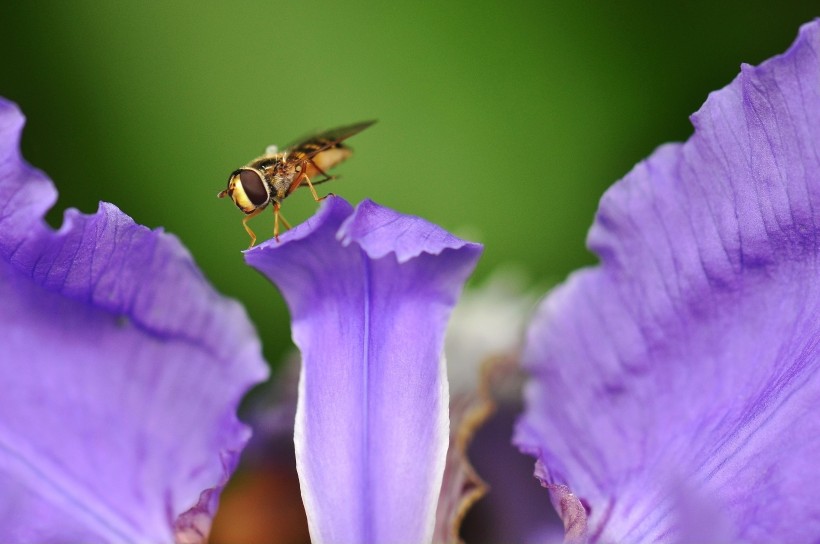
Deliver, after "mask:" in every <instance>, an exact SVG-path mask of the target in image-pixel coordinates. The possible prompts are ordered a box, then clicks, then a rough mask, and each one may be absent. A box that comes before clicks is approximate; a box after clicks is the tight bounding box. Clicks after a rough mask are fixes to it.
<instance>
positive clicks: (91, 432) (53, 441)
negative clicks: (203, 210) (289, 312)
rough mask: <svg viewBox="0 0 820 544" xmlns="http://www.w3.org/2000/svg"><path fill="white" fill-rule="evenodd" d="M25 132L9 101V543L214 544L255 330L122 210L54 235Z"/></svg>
mask: <svg viewBox="0 0 820 544" xmlns="http://www.w3.org/2000/svg"><path fill="white" fill-rule="evenodd" d="M22 126H23V116H22V115H21V114H20V112H19V110H18V109H17V108H16V106H14V105H13V104H11V103H9V102H6V101H4V100H2V99H0V300H2V301H3V303H2V304H0V346H2V355H0V390H2V391H3V394H2V395H0V414H2V416H0V541H2V542H57V541H59V542H171V541H173V540H174V539H175V538H177V539H179V540H180V541H186V542H191V541H198V540H202V538H203V536H204V535H205V534H207V531H208V528H209V525H210V519H211V517H212V515H213V513H214V509H215V507H216V502H217V498H218V491H219V489H220V488H221V486H222V485H224V483H225V482H226V480H227V477H228V475H229V474H230V472H231V471H232V470H233V467H234V465H235V463H236V459H237V455H238V452H239V450H240V449H241V448H242V447H243V445H244V443H245V441H246V440H247V438H248V435H249V430H248V429H247V428H246V427H245V426H243V425H241V424H240V423H239V421H238V420H237V419H236V407H237V404H238V402H239V400H240V398H241V396H242V395H243V394H244V392H245V391H246V390H247V389H248V387H249V386H250V385H252V384H254V383H256V382H258V381H260V380H261V379H263V378H264V377H265V376H266V375H267V370H266V366H265V365H264V362H263V361H262V359H261V355H260V347H259V342H258V340H257V338H256V335H255V333H254V331H253V328H252V326H251V325H250V323H249V322H248V320H247V317H246V315H245V313H244V311H243V310H242V308H241V307H240V306H239V305H238V304H236V303H235V302H232V301H229V300H226V299H223V298H222V297H220V296H219V295H218V294H217V293H216V292H215V291H214V290H213V289H212V288H211V287H210V285H209V284H208V283H207V282H206V280H205V279H204V278H203V277H202V274H201V273H200V272H199V270H198V269H197V268H196V266H195V264H194V263H193V261H192V259H191V257H190V255H189V254H188V252H187V251H186V250H185V249H184V248H183V247H182V245H181V244H180V243H179V241H178V240H177V239H176V238H174V237H173V236H169V235H167V234H164V233H162V232H161V231H151V230H149V229H147V228H145V227H142V226H140V225H136V224H135V223H134V222H133V221H132V220H131V219H130V218H129V217H127V216H126V215H124V214H123V213H122V212H120V211H119V210H118V209H117V208H115V207H114V206H112V205H110V204H101V205H100V209H99V211H98V212H97V213H96V214H94V215H82V214H80V213H78V212H77V211H76V210H69V211H68V212H67V213H66V218H65V222H64V224H63V226H62V228H61V229H60V230H59V231H58V232H54V231H52V230H51V229H50V228H48V226H47V225H46V224H45V223H44V221H43V214H44V212H45V211H46V210H47V209H48V207H49V206H51V205H52V204H53V202H54V201H55V199H56V191H55V189H54V187H53V185H52V184H51V182H50V181H49V180H48V179H47V178H46V177H45V176H44V175H43V174H42V173H41V172H39V171H37V170H34V169H33V168H31V167H30V166H28V165H27V164H25V163H24V162H23V161H22V159H21V157H20V152H19V148H18V142H19V135H20V131H21V128H22Z"/></svg>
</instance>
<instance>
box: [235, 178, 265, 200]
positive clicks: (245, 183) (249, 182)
mask: <svg viewBox="0 0 820 544" xmlns="http://www.w3.org/2000/svg"><path fill="white" fill-rule="evenodd" d="M239 182H240V183H241V184H242V188H243V189H244V190H245V194H246V195H247V197H248V200H250V201H251V203H252V204H253V205H254V206H261V205H262V204H264V203H266V202H267V201H268V191H267V190H265V184H264V183H263V182H262V178H260V177H259V174H257V173H256V172H255V171H253V170H242V171H241V172H240V173H239Z"/></svg>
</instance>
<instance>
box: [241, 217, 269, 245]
mask: <svg viewBox="0 0 820 544" xmlns="http://www.w3.org/2000/svg"><path fill="white" fill-rule="evenodd" d="M263 209H264V208H256V209H255V210H253V211H252V212H251V213H249V214H248V215H246V216H245V219H243V220H242V226H243V227H245V230H246V231H248V234H249V235H250V237H251V245H249V246H248V249H250V248H252V247H253V245H254V244H255V243H256V234H254V233H253V231H252V230H251V228H250V227H249V226H248V221H249V220H250V219H251V218H252V217H256V216H257V215H259V214H260V213H261V212H262V210H263Z"/></svg>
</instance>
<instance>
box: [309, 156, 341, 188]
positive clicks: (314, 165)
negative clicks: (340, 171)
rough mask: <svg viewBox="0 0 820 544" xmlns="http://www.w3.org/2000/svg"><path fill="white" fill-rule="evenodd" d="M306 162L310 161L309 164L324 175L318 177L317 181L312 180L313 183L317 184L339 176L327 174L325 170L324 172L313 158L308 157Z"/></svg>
mask: <svg viewBox="0 0 820 544" xmlns="http://www.w3.org/2000/svg"><path fill="white" fill-rule="evenodd" d="M308 162H310V164H311V166H313V168H315V169H316V171H317V172H319V173H320V174H322V175H323V176H324V178H323V179H320V180H319V181H316V182H314V183H316V185H319V184H320V183H324V182H326V181H330V180H333V179H336V178H338V177H339V176H331V175H330V174H328V173H327V172H325V171H324V170H322V169H321V168H319V165H318V164H316V162H314V160H313V159H308Z"/></svg>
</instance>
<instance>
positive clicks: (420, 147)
mask: <svg viewBox="0 0 820 544" xmlns="http://www.w3.org/2000/svg"><path fill="white" fill-rule="evenodd" d="M775 5H776V7H775ZM817 7H818V6H817V3H816V2H794V1H791V2H790V1H780V2H777V4H775V3H774V2H754V1H751V2H750V1H728V2H720V3H718V2H705V1H699V2H686V3H676V4H672V3H661V2H649V1H645V2H636V1H628V2H617V3H616V2H610V3H604V2H600V3H595V4H593V3H585V2H535V1H526V0H524V1H509V2H505V3H503V4H502V3H498V2H486V1H472V2H435V3H433V2H390V3H387V2H366V3H353V2H344V3H341V2H331V1H304V2H298V3H296V2H263V1H257V2H236V3H230V4H227V3H225V4H217V3H210V2H192V1H191V2H134V3H124V2H86V1H76V0H75V1H72V2H18V3H11V2H4V4H3V7H2V8H0V62H2V72H0V95H2V96H5V97H7V98H10V99H11V100H14V101H15V102H17V103H18V104H19V105H20V107H21V108H22V110H23V112H24V113H25V114H26V116H27V118H28V124H27V127H26V129H25V132H24V138H23V151H24V155H25V156H26V157H27V159H28V160H29V162H31V163H32V164H34V165H35V166H37V167H39V168H41V169H43V170H44V171H46V172H47V173H48V174H49V176H50V177H51V178H52V179H53V180H54V181H55V183H56V185H57V187H58V190H59V191H60V200H59V202H58V204H57V206H56V207H55V208H54V209H53V210H52V212H51V213H50V215H49V218H48V219H49V221H50V222H51V224H52V225H54V226H55V227H56V226H58V225H59V224H60V223H61V221H62V214H63V211H64V209H66V208H68V207H76V208H79V209H80V210H82V211H84V212H88V213H91V212H94V211H95V210H96V208H97V203H98V201H100V200H105V201H109V202H113V203H115V204H116V205H117V206H119V207H120V208H121V209H122V210H123V211H125V212H126V213H127V214H129V215H131V216H132V217H133V218H134V219H135V220H136V221H137V222H139V223H142V224H144V225H147V226H149V227H152V228H153V227H163V228H165V229H166V230H167V231H169V232H171V233H173V234H175V235H176V236H178V237H179V238H180V239H181V240H182V242H183V243H184V244H185V245H186V246H187V247H188V248H189V249H190V251H191V253H192V254H193V255H194V257H195V259H196V260H197V262H198V263H199V265H200V266H201V268H202V270H203V271H204V273H205V275H206V276H207V277H208V278H209V279H210V280H211V281H212V282H213V283H214V284H215V285H216V287H217V288H218V289H219V290H220V291H222V292H223V293H225V294H227V295H229V296H231V297H234V298H237V299H239V300H240V301H241V302H242V303H243V304H244V305H245V306H246V308H247V309H248V312H249V314H250V316H251V318H252V320H253V321H254V323H255V324H256V326H257V328H258V329H259V332H260V335H261V337H262V341H263V343H264V349H265V355H266V357H267V358H268V360H269V361H270V362H271V364H272V365H274V366H276V365H277V364H278V362H279V361H280V360H281V359H282V358H283V355H284V354H285V353H286V352H287V351H288V350H289V349H290V347H291V344H290V331H289V325H288V315H287V309H286V308H285V306H284V303H283V302H282V300H281V298H280V297H279V295H278V293H277V292H276V291H275V290H274V289H272V288H271V286H270V285H269V284H268V283H267V282H266V281H265V280H263V279H262V277H261V276H259V275H258V274H257V273H256V272H254V271H253V270H251V269H250V268H248V267H246V266H245V265H244V264H243V260H242V255H241V253H240V251H241V250H243V249H245V248H246V247H247V244H248V236H247V234H246V233H245V231H244V229H243V228H242V225H241V219H242V214H241V213H240V212H239V211H238V210H237V209H236V208H235V206H234V205H233V204H232V203H231V202H229V201H225V200H217V199H216V193H217V192H218V191H219V190H221V189H223V188H224V187H225V183H226V180H227V176H228V174H229V173H230V172H231V171H232V170H234V169H235V168H237V167H238V166H240V165H242V164H244V163H246V162H247V161H248V160H250V159H252V158H254V157H255V156H257V155H259V154H260V153H261V152H262V151H263V150H264V148H265V147H266V146H267V145H269V144H273V143H278V144H280V145H281V144H284V143H288V142H291V141H292V140H294V139H295V138H298V137H300V136H302V135H305V134H307V133H310V132H312V131H315V130H322V129H328V128H332V127H335V126H338V125H343V124H348V123H353V122H357V121H361V120H365V119H371V118H376V119H378V120H379V123H378V124H376V125H375V126H374V127H372V128H370V129H368V130H366V131H365V132H363V133H361V134H359V135H357V136H356V137H355V138H353V139H352V140H350V141H349V143H350V145H351V146H352V147H353V148H354V149H355V150H356V153H355V155H354V157H353V158H352V159H351V160H350V161H348V162H347V163H345V164H343V165H342V166H340V167H339V168H338V169H337V170H336V171H335V173H337V174H341V175H342V179H341V180H339V181H336V182H333V184H332V185H331V184H328V185H324V186H322V187H321V188H322V189H323V190H324V191H333V192H335V193H337V194H339V195H341V196H344V197H345V198H347V199H348V200H349V201H351V202H353V203H355V202H358V201H360V200H361V199H363V198H371V199H373V200H375V201H377V202H379V203H381V204H383V205H386V206H390V207H392V208H395V209H398V210H400V211H402V212H405V213H409V214H414V215H420V216H423V217H425V218H427V219H429V220H431V221H433V222H436V223H438V224H440V225H442V226H444V227H445V228H447V229H449V230H451V231H455V232H456V233H459V234H461V235H463V236H466V237H469V238H471V239H474V240H478V241H481V242H483V243H484V244H485V246H486V251H485V254H484V257H483V258H482V261H481V263H480V265H479V267H478V270H477V273H476V277H475V279H474V280H473V282H478V283H480V282H481V281H482V279H483V278H486V277H487V276H488V275H489V274H490V273H491V272H492V271H493V270H495V269H496V268H498V267H499V266H502V265H517V266H520V267H521V268H522V269H523V270H525V271H526V272H527V273H528V274H529V276H530V278H531V280H532V281H533V282H534V283H537V284H541V285H549V284H552V283H555V282H556V281H560V280H561V279H562V278H563V277H564V276H566V274H567V273H568V272H570V271H571V270H573V269H575V268H578V267H580V266H584V265H588V264H592V263H594V258H593V256H591V255H590V254H589V253H588V252H587V251H586V250H585V248H584V237H585V235H586V231H587V229H588V227H589V225H590V224H591V221H592V218H593V215H594V212H595V209H596V206H597V202H598V199H599V198H600V196H601V194H602V193H603V191H604V190H605V189H606V188H607V187H608V186H609V185H611V184H612V183H613V182H615V181H616V180H617V179H619V178H620V177H622V176H623V175H624V174H625V173H626V172H627V171H628V170H629V169H630V168H631V167H632V166H633V165H634V164H635V163H636V162H638V161H639V160H641V159H642V158H643V157H645V156H647V155H648V154H649V153H651V151H652V150H653V149H654V148H655V147H656V146H658V145H660V144H661V143H663V142H667V141H674V140H684V139H685V138H687V137H688V136H689V134H690V133H691V126H690V124H689V121H688V116H689V114H691V113H692V112H694V111H695V110H697V109H698V108H699V107H700V105H701V104H702V103H703V101H704V99H705V98H706V95H707V94H708V92H710V91H711V90H715V89H718V88H720V87H722V86H724V85H726V84H727V83H729V81H730V80H731V79H732V78H733V77H734V76H735V75H736V74H737V72H738V69H739V64H740V63H741V62H749V63H759V62H760V61H762V60H764V59H765V58H768V57H770V56H772V55H774V54H777V53H781V52H783V51H785V49H786V48H787V47H788V45H789V44H790V43H791V42H792V40H793V39H794V37H795V36H796V33H797V30H798V27H799V26H800V24H801V23H803V22H806V21H808V20H809V19H811V18H812V17H814V16H816V15H817V14H818V9H817ZM315 209H316V204H315V203H314V202H313V200H312V199H311V197H310V194H309V192H308V191H304V192H302V191H300V192H298V193H296V194H295V195H293V196H292V197H290V198H289V199H288V200H287V201H286V202H285V204H284V206H283V212H284V214H285V216H286V217H287V218H288V219H289V220H290V221H291V222H292V223H296V222H300V221H303V220H304V219H305V218H307V217H308V216H309V215H310V214H312V213H313V212H314V210H315ZM251 225H252V228H253V229H254V230H255V231H256V233H257V235H258V236H259V238H260V241H261V240H264V239H265V238H267V237H269V236H270V235H271V232H272V228H273V217H272V214H268V213H265V214H262V215H261V216H260V217H258V218H256V219H254V220H253V221H252V222H251ZM282 538H283V539H284V540H285V541H288V539H291V541H296V540H298V537H287V536H284V537H282ZM294 539H295V540H294ZM280 540H281V539H280Z"/></svg>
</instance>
